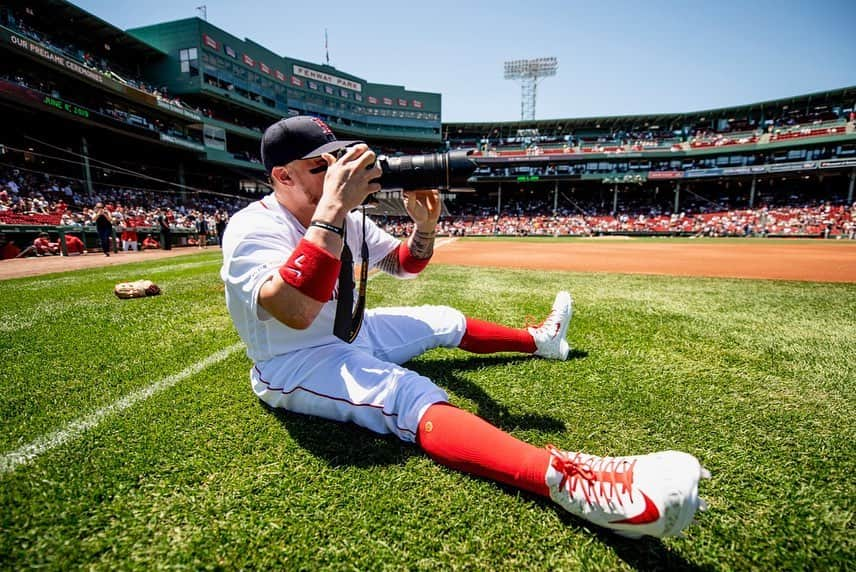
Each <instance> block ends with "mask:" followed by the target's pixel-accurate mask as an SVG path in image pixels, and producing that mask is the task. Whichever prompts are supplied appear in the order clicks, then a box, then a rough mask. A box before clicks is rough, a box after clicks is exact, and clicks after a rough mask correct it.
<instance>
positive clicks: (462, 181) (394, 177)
mask: <svg viewBox="0 0 856 572" xmlns="http://www.w3.org/2000/svg"><path fill="white" fill-rule="evenodd" d="M472 152H473V150H472V149H459V150H455V151H449V152H447V153H428V154H426V155H402V156H398V157H387V156H385V155H381V156H379V157H378V158H377V160H378V163H379V164H380V166H381V168H382V169H383V175H381V177H380V179H376V180H375V181H372V182H379V183H380V184H381V187H382V188H384V189H403V190H405V191H413V190H416V189H439V190H441V191H448V190H449V189H454V188H462V187H468V186H469V185H468V184H467V179H469V178H470V175H472V174H473V171H475V170H476V167H478V165H477V163H476V162H475V161H474V160H473V159H471V158H470V155H471V154H472Z"/></svg>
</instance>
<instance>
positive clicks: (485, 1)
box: [74, 0, 856, 121]
mask: <svg viewBox="0 0 856 572" xmlns="http://www.w3.org/2000/svg"><path fill="white" fill-rule="evenodd" d="M74 3H75V4H77V5H78V6H80V7H82V8H83V9H85V10H87V11H89V12H92V13H93V14H95V15H96V16H98V17H100V18H102V19H104V20H106V21H107V22H110V23H111V24H113V25H115V26H117V27H119V28H123V29H127V28H133V27H136V26H143V25H149V24H154V23H158V22H165V21H169V20H176V19H180V18H188V17H193V16H196V15H198V14H199V12H198V11H197V9H196V8H197V7H198V6H200V5H201V4H203V3H204V4H205V5H206V8H207V15H208V21H209V22H210V23H212V24H213V25H215V26H217V27H219V28H221V29H223V30H226V31H227V32H229V33H231V34H233V35H235V36H238V37H239V38H250V39H252V40H254V41H256V42H258V43H259V44H261V45H263V46H265V47H267V48H269V49H271V50H272V51H274V52H275V53H278V54H281V55H284V56H290V57H294V58H298V59H302V60H306V61H310V62H316V63H323V62H324V57H325V55H324V54H325V52H324V30H325V28H326V29H327V31H328V36H329V52H330V63H331V64H332V65H333V66H335V67H336V68H338V69H340V70H342V71H345V72H348V73H352V74H354V75H357V76H359V77H362V78H364V79H366V80H367V81H371V82H375V83H388V84H395V85H404V86H405V87H407V88H408V89H412V90H417V91H430V92H439V93H441V94H443V110H442V111H443V121H514V120H517V119H519V118H520V85H519V83H517V82H515V81H511V80H505V79H503V62H505V61H506V60H516V59H530V58H537V57H546V56H555V57H557V58H558V60H559V70H558V73H557V75H556V76H555V77H552V78H547V79H545V80H543V81H542V82H541V83H540V84H539V86H538V98H537V107H536V118H537V119H555V118H565V117H593V116H604V115H630V114H648V113H672V112H683V111H699V110H705V109H711V108H716V107H726V106H730V105H739V104H744V103H752V102H757V101H765V100H769V99H777V98H780V97H787V96H791V95H799V94H804V93H811V92H815V91H823V90H827V89H834V88H839V87H845V86H852V85H856V32H854V28H853V22H854V21H856V0H815V1H802V2H799V1H792V0H744V1H736V0H717V1H715V0H708V1H704V2H703V1H701V0H685V1H680V0H613V1H608V0H606V1H601V2H598V1H578V0H566V1H559V0H540V1H539V0H529V1H528V2H525V1H521V0H516V1H507V0H469V1H467V0H457V1H453V0H431V1H422V2H403V1H399V2H397V3H388V2H359V1H351V2H340V1H338V0H335V1H328V2H324V3H321V2H304V3H298V2H293V1H292V2H283V1H281V0H280V1H275V0H250V1H245V2H241V1H239V0H230V1H222V0H189V1H188V0H170V1H169V2H166V1H163V0H150V1H146V2H141V1H139V0H135V1H133V2H130V1H127V0H76V1H75V2H74Z"/></svg>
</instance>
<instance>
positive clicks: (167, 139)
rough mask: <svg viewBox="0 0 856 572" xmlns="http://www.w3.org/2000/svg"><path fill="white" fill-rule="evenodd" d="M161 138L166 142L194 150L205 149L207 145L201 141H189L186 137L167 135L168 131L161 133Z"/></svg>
mask: <svg viewBox="0 0 856 572" xmlns="http://www.w3.org/2000/svg"><path fill="white" fill-rule="evenodd" d="M160 140H161V141H163V142H164V143H172V144H173V145H178V146H180V147H187V148H188V149H193V150H194V151H205V147H204V146H203V145H200V144H199V143H194V142H193V141H187V140H186V139H179V138H178V137H173V136H172V135H167V134H166V133H161V134H160Z"/></svg>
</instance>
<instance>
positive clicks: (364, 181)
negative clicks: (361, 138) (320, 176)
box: [321, 143, 383, 212]
mask: <svg viewBox="0 0 856 572" xmlns="http://www.w3.org/2000/svg"><path fill="white" fill-rule="evenodd" d="M321 157H322V158H323V159H324V160H325V161H327V165H328V167H327V174H326V175H325V176H324V193H323V197H324V198H326V199H328V200H332V201H335V202H337V203H338V204H340V205H341V206H342V208H343V209H344V211H345V212H348V211H350V210H353V209H355V208H356V207H358V206H359V205H360V204H362V202H363V201H364V200H365V199H366V198H367V197H368V196H369V195H370V194H372V193H376V192H378V191H379V190H380V183H372V182H371V181H372V180H374V179H377V178H379V177H380V176H381V174H382V173H383V171H382V170H381V168H380V165H378V164H377V161H376V159H377V156H376V155H375V152H374V151H372V150H371V149H369V147H368V145H366V144H365V143H360V144H358V145H354V146H353V147H349V148H348V149H347V151H346V152H345V154H344V155H342V157H341V158H340V159H338V160H337V159H336V157H334V156H333V155H331V154H330V153H325V154H323V155H321Z"/></svg>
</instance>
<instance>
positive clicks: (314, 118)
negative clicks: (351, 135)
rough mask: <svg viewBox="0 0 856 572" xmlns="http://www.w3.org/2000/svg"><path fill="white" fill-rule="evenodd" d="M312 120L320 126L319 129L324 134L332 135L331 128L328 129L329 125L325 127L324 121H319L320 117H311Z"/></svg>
mask: <svg viewBox="0 0 856 572" xmlns="http://www.w3.org/2000/svg"><path fill="white" fill-rule="evenodd" d="M312 121H313V122H314V123H315V124H316V125H317V126H318V127H320V128H321V131H323V132H324V135H332V134H333V130H332V129H330V128H329V127H327V124H326V123H324V122H323V121H321V120H320V119H318V118H317V117H313V118H312Z"/></svg>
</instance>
